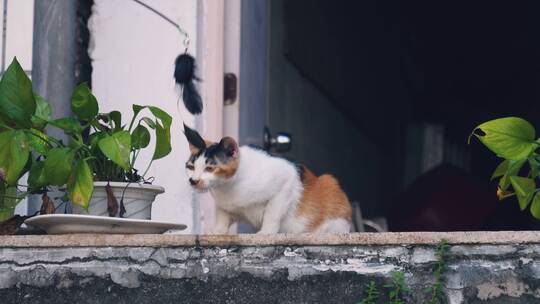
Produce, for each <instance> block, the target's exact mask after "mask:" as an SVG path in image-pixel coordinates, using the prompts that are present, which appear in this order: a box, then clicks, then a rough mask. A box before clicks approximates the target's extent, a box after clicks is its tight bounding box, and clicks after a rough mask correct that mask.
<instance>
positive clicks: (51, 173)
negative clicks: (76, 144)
mask: <svg viewBox="0 0 540 304" xmlns="http://www.w3.org/2000/svg"><path fill="white" fill-rule="evenodd" d="M74 157H75V151H73V150H72V149H70V148H53V149H51V150H49V152H47V155H46V158H45V176H46V178H47V180H48V181H49V182H50V183H51V184H52V185H56V186H63V185H65V184H66V182H67V180H68V177H69V175H70V174H71V170H72V168H73V159H74Z"/></svg>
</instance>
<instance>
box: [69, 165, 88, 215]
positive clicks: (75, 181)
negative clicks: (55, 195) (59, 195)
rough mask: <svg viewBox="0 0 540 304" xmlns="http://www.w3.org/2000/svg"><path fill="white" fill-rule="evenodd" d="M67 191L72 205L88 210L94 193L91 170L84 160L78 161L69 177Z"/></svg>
mask: <svg viewBox="0 0 540 304" xmlns="http://www.w3.org/2000/svg"><path fill="white" fill-rule="evenodd" d="M67 191H68V195H69V199H70V200H71V202H72V203H73V204H75V205H79V206H81V207H82V208H84V209H88V204H89V202H90V198H91V197H92V193H93V192H94V182H93V178H92V170H91V169H90V166H89V165H88V163H87V162H86V161H85V160H82V161H80V162H79V163H78V164H77V165H76V166H75V169H74V170H73V172H72V173H71V175H70V176H69V180H68V183H67Z"/></svg>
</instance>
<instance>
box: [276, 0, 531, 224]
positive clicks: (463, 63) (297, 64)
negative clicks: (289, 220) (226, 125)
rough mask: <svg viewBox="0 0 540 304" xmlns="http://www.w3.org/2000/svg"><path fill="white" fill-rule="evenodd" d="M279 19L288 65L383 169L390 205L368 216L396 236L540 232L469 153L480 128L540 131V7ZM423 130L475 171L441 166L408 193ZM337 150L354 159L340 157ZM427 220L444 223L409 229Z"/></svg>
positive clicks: (306, 10)
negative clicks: (501, 196) (512, 120)
mask: <svg viewBox="0 0 540 304" xmlns="http://www.w3.org/2000/svg"><path fill="white" fill-rule="evenodd" d="M272 2H273V1H272ZM277 6H279V7H277ZM277 11H281V12H282V16H281V19H277V20H278V22H283V26H284V34H283V37H280V39H283V40H284V42H283V45H284V46H283V48H282V49H281V51H280V54H279V55H280V56H283V57H284V58H285V59H286V60H287V61H288V62H289V63H290V64H291V65H292V66H293V67H294V68H295V69H296V70H297V71H298V73H299V74H300V75H302V77H303V78H304V79H305V80H307V81H309V82H310V83H311V85H313V86H315V87H316V88H317V90H318V91H319V92H320V93H321V94H323V95H324V96H325V97H326V99H327V100H328V101H329V102H331V103H332V105H333V106H334V107H335V108H336V109H338V110H339V111H340V112H341V113H342V115H343V117H345V119H347V120H349V121H351V122H352V124H353V125H354V127H355V128H357V129H358V130H359V132H361V133H362V134H363V135H365V137H366V138H367V139H368V140H369V142H370V143H371V144H373V145H374V146H375V147H376V151H377V154H378V155H379V156H380V157H381V159H382V160H383V161H381V162H380V165H377V166H378V167H377V168H376V171H377V172H383V173H382V175H380V174H378V175H377V176H373V179H374V180H375V183H376V184H377V187H378V189H379V190H378V191H379V192H380V193H382V194H381V195H378V196H377V199H375V200H372V201H370V202H367V203H365V204H363V205H362V210H363V212H364V213H365V214H366V215H367V216H368V217H369V216H385V217H387V218H388V219H389V222H390V223H389V224H390V226H391V228H392V227H393V228H392V229H394V230H472V229H535V228H538V227H539V225H538V224H537V222H536V221H535V220H534V219H533V218H532V217H531V216H530V214H529V213H528V212H520V211H519V208H518V207H517V202H515V201H513V200H508V201H503V202H498V201H497V199H496V197H495V189H496V186H495V185H496V184H495V183H490V182H489V177H490V175H491V172H492V171H493V170H494V168H495V166H496V165H497V164H498V162H499V160H498V159H497V158H496V157H495V156H493V155H492V153H491V152H490V151H488V150H487V149H485V148H484V147H483V146H482V145H481V144H479V143H478V142H473V143H472V144H471V145H470V146H468V145H467V137H468V136H469V134H470V132H471V130H472V129H473V128H474V127H475V126H476V125H478V124H480V123H482V122H484V121H486V120H490V119H494V118H498V117H504V116H520V117H523V118H525V119H528V120H529V121H531V122H532V123H533V124H534V125H535V126H538V125H539V122H540V119H539V118H540V117H539V115H538V114H539V107H538V101H539V97H540V96H539V95H540V86H539V84H540V18H539V17H538V14H539V13H540V2H537V1H451V2H440V1H397V0H396V1H376V0H369V1H345V0H343V1H328V0H289V1H286V0H285V1H278V4H274V3H273V4H272V9H271V14H275V13H276V12H277ZM272 22H274V23H275V22H276V19H275V18H272ZM271 27H272V28H274V27H275V24H272V25H271ZM272 65H273V62H272V57H271V60H270V69H272ZM276 77H278V76H276ZM272 79H273V78H272V77H271V79H270V81H272ZM277 89H279V88H277ZM271 94H272V93H271ZM270 102H272V98H271V101H270ZM422 123H431V124H437V125H441V126H443V127H444V136H445V140H447V141H449V142H452V143H453V144H454V145H457V146H458V147H460V148H461V149H463V151H466V153H467V154H468V157H469V159H470V161H469V163H470V165H469V166H467V168H459V170H458V169H456V168H446V167H445V166H441V168H438V170H435V171H436V172H435V173H432V174H434V175H432V176H431V177H430V178H427V179H424V180H422V176H418V178H419V179H420V180H419V181H418V180H417V182H416V184H414V185H412V186H410V185H409V186H407V187H405V186H404V185H403V183H402V178H401V177H402V176H403V170H404V166H405V161H406V158H407V153H411V151H410V150H407V149H406V148H405V147H406V143H405V140H406V136H407V130H408V129H409V128H410V126H411V125H414V124H422ZM276 127H277V128H280V127H281V126H279V125H278V126H276ZM330 127H331V126H330ZM350 140H351V141H354V140H355V139H354V138H350ZM340 148H341V149H347V147H346V146H343V147H337V148H336V147H334V148H333V149H334V151H338V150H339V149H340ZM310 149H313V147H310ZM335 149H337V150H335ZM369 162H370V160H369V159H367V160H366V159H359V160H358V164H351V166H357V167H358V169H361V168H362V165H363V164H364V165H368V163H369ZM311 165H312V166H313V167H315V169H317V167H324V165H322V164H320V163H317V162H313V163H312V164H311ZM433 176H435V177H433ZM338 178H340V176H338ZM341 179H343V180H345V181H344V182H342V184H344V188H346V190H347V192H348V193H349V196H352V199H358V200H360V201H361V199H360V197H361V193H362V185H360V184H359V185H357V186H355V185H354V175H353V173H350V174H349V173H347V174H345V173H344V174H343V176H342V177H341ZM436 181H438V182H439V183H438V184H437V183H436ZM383 183H384V187H383V186H381V185H382V184H383ZM433 183H435V184H433ZM449 184H453V185H455V188H453V190H452V191H451V190H450V189H449V188H450V186H449ZM441 185H442V186H441ZM440 187H442V188H440ZM420 192H422V193H427V194H426V195H427V196H429V197H430V198H426V195H423V194H422V195H420V194H419V193H420ZM432 192H433V193H432ZM437 193H438V195H439V197H438V196H437ZM486 193H487V194H486ZM441 195H442V196H444V197H443V199H441V198H440V196H441ZM444 198H446V199H447V201H445V199H444ZM426 202H428V203H426ZM430 210H431V211H430ZM421 214H424V215H426V214H427V216H428V217H429V216H430V215H433V216H435V215H436V214H444V215H445V216H446V219H443V220H441V221H440V222H441V223H442V224H441V226H440V227H439V226H429V225H428V226H426V227H424V226H415V225H411V224H410V223H411V221H412V219H415V217H417V216H420V217H421V216H422V215H421ZM435 217H436V216H435ZM404 218H407V219H406V220H405V219H404ZM432 220H434V218H432ZM392 222H394V223H398V222H401V224H399V225H397V226H395V225H394V226H393V223H392ZM427 222H429V221H427Z"/></svg>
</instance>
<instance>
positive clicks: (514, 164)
mask: <svg viewBox="0 0 540 304" xmlns="http://www.w3.org/2000/svg"><path fill="white" fill-rule="evenodd" d="M525 162H526V160H517V161H514V160H510V161H508V169H507V171H506V173H505V174H504V175H503V177H502V178H501V180H499V188H501V189H502V190H503V191H506V190H507V189H508V187H509V186H510V177H512V176H516V175H517V174H518V173H519V170H520V169H521V167H523V165H524V164H525Z"/></svg>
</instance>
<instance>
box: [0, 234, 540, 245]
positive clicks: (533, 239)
mask: <svg viewBox="0 0 540 304" xmlns="http://www.w3.org/2000/svg"><path fill="white" fill-rule="evenodd" d="M442 239H445V240H447V241H448V242H449V243H450V244H533V243H538V244H540V231H498V232H486V231H475V232H387V233H351V234H343V235H311V234H297V235H292V234H289V235H287V234H275V235H256V234H240V235H157V234H156V235H154V234H132V235H129V234H125V235H124V234H123V235H114V234H69V235H24V236H0V247H13V248H15V247H178V246H283V245H289V246H292V245H298V246H300V245H321V246H322V245H326V246H338V245H351V246H352V245H414V244H418V245H422V244H423V245H430V244H431V245H432V244H436V243H437V242H439V241H440V240H442Z"/></svg>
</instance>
